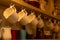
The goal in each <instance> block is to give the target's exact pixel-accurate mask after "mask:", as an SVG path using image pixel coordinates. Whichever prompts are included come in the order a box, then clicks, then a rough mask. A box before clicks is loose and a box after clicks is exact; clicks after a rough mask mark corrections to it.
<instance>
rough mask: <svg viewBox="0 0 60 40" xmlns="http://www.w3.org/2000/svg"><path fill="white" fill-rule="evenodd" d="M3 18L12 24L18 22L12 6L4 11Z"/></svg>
mask: <svg viewBox="0 0 60 40" xmlns="http://www.w3.org/2000/svg"><path fill="white" fill-rule="evenodd" d="M3 16H4V17H5V19H7V21H9V22H10V23H12V24H13V23H16V22H17V21H18V15H17V12H16V8H15V7H14V6H10V7H9V8H7V9H5V11H4V12H3Z"/></svg>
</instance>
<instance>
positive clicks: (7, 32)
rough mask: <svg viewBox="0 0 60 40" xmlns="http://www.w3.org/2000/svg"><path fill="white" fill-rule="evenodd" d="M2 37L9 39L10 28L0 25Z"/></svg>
mask: <svg viewBox="0 0 60 40" xmlns="http://www.w3.org/2000/svg"><path fill="white" fill-rule="evenodd" d="M2 31H3V34H2V38H3V40H11V28H10V27H2Z"/></svg>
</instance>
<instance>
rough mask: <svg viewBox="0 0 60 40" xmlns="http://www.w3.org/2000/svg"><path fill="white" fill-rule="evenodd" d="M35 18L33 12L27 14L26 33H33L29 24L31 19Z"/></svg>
mask: <svg viewBox="0 0 60 40" xmlns="http://www.w3.org/2000/svg"><path fill="white" fill-rule="evenodd" d="M34 19H35V15H34V14H33V13H31V14H30V15H28V21H29V24H27V25H26V27H25V28H26V31H27V33H28V34H33V33H32V25H31V24H30V23H31V22H32V21H33V20H34Z"/></svg>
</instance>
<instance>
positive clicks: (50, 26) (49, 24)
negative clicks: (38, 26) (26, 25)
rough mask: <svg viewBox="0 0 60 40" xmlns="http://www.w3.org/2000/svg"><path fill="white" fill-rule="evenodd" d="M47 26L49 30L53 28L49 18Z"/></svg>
mask: <svg viewBox="0 0 60 40" xmlns="http://www.w3.org/2000/svg"><path fill="white" fill-rule="evenodd" d="M47 27H48V28H49V29H50V30H53V29H54V24H53V23H52V21H51V19H49V21H48V23H47Z"/></svg>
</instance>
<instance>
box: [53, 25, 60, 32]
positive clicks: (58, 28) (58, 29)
mask: <svg viewBox="0 0 60 40" xmlns="http://www.w3.org/2000/svg"><path fill="white" fill-rule="evenodd" d="M53 31H54V32H60V27H59V26H58V24H55V25H54V30H53Z"/></svg>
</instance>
